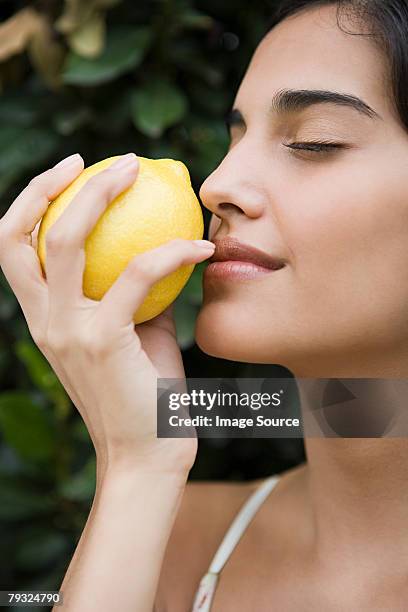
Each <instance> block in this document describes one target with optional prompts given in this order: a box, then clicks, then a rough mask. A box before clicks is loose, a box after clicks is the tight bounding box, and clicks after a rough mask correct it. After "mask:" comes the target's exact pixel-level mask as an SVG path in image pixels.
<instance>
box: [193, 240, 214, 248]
mask: <svg viewBox="0 0 408 612" xmlns="http://www.w3.org/2000/svg"><path fill="white" fill-rule="evenodd" d="M193 242H194V244H196V245H197V246H199V247H201V248H204V249H215V244H214V243H213V242H210V241H209V240H193Z"/></svg>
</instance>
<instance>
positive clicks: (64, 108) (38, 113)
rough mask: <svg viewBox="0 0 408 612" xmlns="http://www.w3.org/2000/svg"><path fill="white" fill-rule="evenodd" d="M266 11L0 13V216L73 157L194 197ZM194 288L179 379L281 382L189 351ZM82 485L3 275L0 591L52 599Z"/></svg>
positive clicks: (58, 5)
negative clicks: (110, 164)
mask: <svg viewBox="0 0 408 612" xmlns="http://www.w3.org/2000/svg"><path fill="white" fill-rule="evenodd" d="M272 5H273V0H269V1H266V0H258V2H245V1H243V0H223V2H219V1H218V0H202V1H195V2H193V0H147V1H143V2H133V1H132V0H88V1H87V2H83V1H81V0H65V2H63V1H62V0H59V1H52V0H42V1H41V0H38V1H36V2H23V1H20V2H18V1H4V0H3V1H2V2H0V17H1V23H0V126H1V130H0V196H1V200H0V216H1V215H3V214H4V212H5V211H6V209H7V208H8V207H9V205H10V203H11V202H12V200H13V199H14V198H15V197H16V196H17V195H18V193H19V192H20V191H21V190H22V189H23V187H24V186H25V185H26V184H27V182H28V181H29V180H30V178H32V177H33V176H34V175H35V174H39V173H40V172H42V171H44V170H45V169H47V168H48V167H50V166H51V165H53V164H54V163H56V162H57V161H59V160H60V159H61V158H63V157H64V156H66V155H69V154H71V153H75V152H80V153H81V154H82V155H83V157H84V159H85V162H86V165H91V164H92V163H94V162H96V161H98V160H101V159H104V158H106V157H109V156H112V155H117V154H122V153H126V152H128V151H134V152H136V153H137V154H139V155H143V156H145V157H151V158H159V157H171V158H175V159H180V160H182V161H183V162H184V163H185V164H186V165H187V167H188V169H189V171H190V174H191V178H192V183H193V186H194V188H195V190H196V193H197V192H198V189H199V187H200V185H201V183H202V182H203V180H204V179H205V177H206V176H207V175H208V174H209V173H211V171H212V170H213V169H215V168H216V166H217V165H218V163H219V162H220V160H221V159H222V157H223V156H224V155H225V153H226V150H227V146H228V138H227V132H226V129H225V127H224V123H223V117H224V114H225V113H226V111H227V110H228V109H229V107H230V105H231V104H232V102H233V99H234V96H235V93H236V90H237V87H238V85H239V82H240V80H241V78H242V76H243V74H244V71H245V69H246V67H247V64H248V61H249V59H250V57H251V54H252V52H253V51H254V49H255V47H256V45H257V44H258V42H259V41H260V39H261V37H262V35H263V33H264V31H265V24H266V22H267V20H268V18H269V15H270V11H271V7H272ZM205 221H206V228H207V227H208V221H209V218H208V214H207V212H206V211H205ZM201 273H202V266H197V268H196V270H195V272H194V274H193V276H192V277H191V279H190V281H189V283H188V285H187V286H186V288H185V289H184V291H183V292H182V294H181V295H180V297H179V298H178V299H177V301H176V318H177V329H178V337H179V343H180V347H181V348H182V350H183V357H184V362H185V366H186V372H187V375H188V376H196V377H201V376H206V377H218V376H254V377H256V376H286V375H287V374H288V373H287V371H285V370H284V369H282V368H279V367H277V366H273V365H271V366H256V365H253V364H242V363H239V364H238V363H234V362H230V361H226V360H222V359H215V358H212V357H209V356H207V355H205V354H203V353H202V352H201V351H200V350H199V348H198V347H197V346H196V345H195V344H194V337H193V326H194V319H195V316H196V314H197V310H198V309H199V307H200V302H201ZM303 460H304V450H303V442H302V440H294V439H291V440H269V441H268V440H244V439H243V440H229V441H227V440H202V441H200V446H199V454H198V458H197V461H196V464H195V466H194V468H193V470H192V472H191V478H192V479H195V478H197V479H210V480H211V479H224V480H231V479H237V480H245V479H253V478H260V477H262V476H266V475H269V474H271V473H274V472H280V471H282V470H284V469H287V468H289V467H291V466H293V465H296V464H297V463H299V462H301V461H303ZM94 483H95V460H94V453H93V449H92V445H91V443H90V439H89V436H88V433H87V430H86V428H85V427H84V424H83V422H82V419H81V418H80V417H79V415H78V413H77V411H76V409H75V407H74V406H73V405H72V403H71V401H70V399H69V397H68V396H67V394H66V393H65V390H64V388H63V387H62V386H61V384H60V383H59V381H58V379H57V378H56V376H55V375H54V373H53V371H52V370H51V369H50V367H49V365H48V363H47V361H46V360H45V359H44V358H43V356H42V354H41V353H40V352H39V351H38V349H37V348H36V346H35V345H34V344H33V342H32V340H31V337H30V335H29V333H28V330H27V326H26V323H25V320H24V317H23V315H22V313H21V310H20V307H19V305H18V302H17V300H16V299H15V297H14V294H13V293H12V291H11V290H10V288H9V286H8V284H7V282H6V281H5V279H4V277H3V276H2V275H0V496H1V501H0V522H1V524H0V527H1V550H0V559H1V561H0V563H1V568H0V570H1V581H0V589H13V588H14V589H16V588H20V589H23V588H26V589H29V588H34V589H46V588H48V589H54V588H58V586H59V585H60V582H61V580H62V577H63V574H64V573H65V570H66V567H67V564H68V562H69V559H70V557H71V556H72V553H73V550H74V548H75V545H76V542H77V540H78V538H79V536H80V533H81V531H82V528H83V526H84V523H85V520H86V517H87V514H88V511H89V508H90V504H91V501H92V496H93V491H94ZM15 609H16V610H17V609H18V608H15ZM24 609H27V608H24ZM36 609H37V610H38V609H39V608H36Z"/></svg>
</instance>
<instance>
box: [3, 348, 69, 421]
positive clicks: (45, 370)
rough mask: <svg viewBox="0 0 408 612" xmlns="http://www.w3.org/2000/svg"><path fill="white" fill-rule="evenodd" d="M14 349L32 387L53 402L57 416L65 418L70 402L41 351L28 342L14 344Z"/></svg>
mask: <svg viewBox="0 0 408 612" xmlns="http://www.w3.org/2000/svg"><path fill="white" fill-rule="evenodd" d="M14 349H15V352H16V355H17V357H18V358H19V359H20V360H21V361H22V362H23V363H24V365H25V367H26V368H27V371H28V374H29V376H30V379H31V380H32V382H33V383H34V385H35V386H36V387H38V388H39V389H42V390H43V391H44V392H45V394H46V396H47V397H48V398H49V399H50V400H51V401H52V402H53V404H54V406H55V408H56V410H57V413H58V415H59V416H61V417H62V418H64V417H66V416H67V415H68V414H69V413H70V411H71V400H70V399H69V397H68V395H67V393H66V391H65V389H64V387H63V385H62V384H61V382H60V381H59V379H58V377H57V375H56V374H55V372H54V370H53V369H52V368H51V366H50V364H49V363H48V361H47V360H46V359H45V357H44V356H43V354H42V353H41V351H40V350H38V348H37V347H36V345H35V344H34V343H33V342H31V341H29V340H19V341H18V342H16V343H15V345H14Z"/></svg>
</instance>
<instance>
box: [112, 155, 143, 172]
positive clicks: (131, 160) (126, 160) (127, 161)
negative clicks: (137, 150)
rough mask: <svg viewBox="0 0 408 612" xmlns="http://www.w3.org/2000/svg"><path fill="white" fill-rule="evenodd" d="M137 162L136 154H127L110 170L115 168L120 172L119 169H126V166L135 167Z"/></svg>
mask: <svg viewBox="0 0 408 612" xmlns="http://www.w3.org/2000/svg"><path fill="white" fill-rule="evenodd" d="M136 161H137V157H136V155H135V154H134V153H127V154H126V155H122V157H121V158H120V159H117V160H116V161H115V162H114V163H113V164H112V165H111V166H110V168H115V170H118V169H119V168H124V167H125V166H128V165H131V164H132V165H133V164H135V163H136Z"/></svg>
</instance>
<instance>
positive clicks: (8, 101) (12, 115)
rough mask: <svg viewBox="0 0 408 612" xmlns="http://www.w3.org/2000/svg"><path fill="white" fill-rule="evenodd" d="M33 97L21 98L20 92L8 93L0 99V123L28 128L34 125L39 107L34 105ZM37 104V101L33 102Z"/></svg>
mask: <svg viewBox="0 0 408 612" xmlns="http://www.w3.org/2000/svg"><path fill="white" fill-rule="evenodd" d="M33 98H34V96H33V95H31V96H27V97H25V96H22V95H21V91H18V92H10V93H7V94H5V95H3V96H1V97H0V123H1V125H2V126H6V125H11V124H14V125H21V126H24V127H28V126H30V125H33V123H35V120H36V118H37V117H38V115H39V112H40V109H39V105H37V104H36V103H34V99H33ZM35 102H37V100H35Z"/></svg>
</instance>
